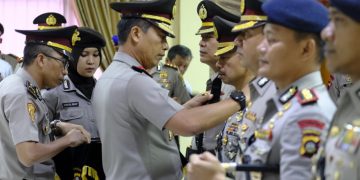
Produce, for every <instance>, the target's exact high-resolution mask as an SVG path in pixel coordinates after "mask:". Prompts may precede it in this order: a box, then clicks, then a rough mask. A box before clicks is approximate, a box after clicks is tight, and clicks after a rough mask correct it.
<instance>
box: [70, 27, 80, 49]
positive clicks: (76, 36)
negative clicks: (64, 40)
mask: <svg viewBox="0 0 360 180" xmlns="http://www.w3.org/2000/svg"><path fill="white" fill-rule="evenodd" d="M79 35H80V32H79V31H78V30H75V32H74V34H73V35H72V37H71V44H72V45H73V46H75V44H76V42H77V41H80V40H81V38H80V37H79Z"/></svg>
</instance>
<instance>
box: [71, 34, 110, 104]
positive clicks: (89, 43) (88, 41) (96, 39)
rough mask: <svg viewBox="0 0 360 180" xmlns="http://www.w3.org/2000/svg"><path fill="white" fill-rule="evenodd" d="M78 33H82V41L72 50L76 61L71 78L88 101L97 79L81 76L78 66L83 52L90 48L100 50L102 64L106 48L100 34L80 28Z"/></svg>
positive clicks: (72, 66)
mask: <svg viewBox="0 0 360 180" xmlns="http://www.w3.org/2000/svg"><path fill="white" fill-rule="evenodd" d="M78 31H79V32H80V35H79V37H80V41H77V43H76V45H75V46H74V48H73V50H72V56H73V59H74V61H73V62H71V63H70V66H69V69H68V72H69V78H70V79H71V81H72V82H73V83H74V85H75V87H76V88H77V89H78V90H79V91H81V93H83V94H84V95H85V96H86V97H87V98H88V99H91V96H92V92H93V90H94V87H95V79H94V77H84V76H81V75H80V74H79V73H78V71H77V64H78V62H79V57H80V55H81V53H82V52H83V50H84V49H85V48H89V47H94V48H97V49H98V51H99V57H100V62H101V49H102V48H103V47H104V46H105V40H104V38H103V36H102V35H101V34H100V33H98V32H97V31H95V30H93V29H90V28H87V27H80V28H78Z"/></svg>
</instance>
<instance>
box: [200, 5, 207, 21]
mask: <svg viewBox="0 0 360 180" xmlns="http://www.w3.org/2000/svg"><path fill="white" fill-rule="evenodd" d="M198 14H199V17H200V19H201V20H204V19H206V18H207V10H206V8H205V6H204V4H202V5H201V6H200V9H199V12H198Z"/></svg>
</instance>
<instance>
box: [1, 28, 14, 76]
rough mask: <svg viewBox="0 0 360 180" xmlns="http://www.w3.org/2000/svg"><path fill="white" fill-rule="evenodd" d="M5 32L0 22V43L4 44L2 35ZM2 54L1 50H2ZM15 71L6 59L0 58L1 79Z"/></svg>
mask: <svg viewBox="0 0 360 180" xmlns="http://www.w3.org/2000/svg"><path fill="white" fill-rule="evenodd" d="M3 34H4V26H3V25H2V24H1V23H0V44H2V38H1V36H2V35H3ZM0 54H1V51H0ZM12 73H13V69H12V67H11V65H10V64H9V63H8V62H6V61H5V60H3V59H1V58H0V81H2V80H3V79H4V78H5V77H7V76H9V75H11V74H12Z"/></svg>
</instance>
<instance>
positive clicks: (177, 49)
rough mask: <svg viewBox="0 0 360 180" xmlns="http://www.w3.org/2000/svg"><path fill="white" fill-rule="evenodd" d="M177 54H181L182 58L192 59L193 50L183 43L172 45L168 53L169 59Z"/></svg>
mask: <svg viewBox="0 0 360 180" xmlns="http://www.w3.org/2000/svg"><path fill="white" fill-rule="evenodd" d="M176 55H179V56H181V57H182V58H186V57H190V59H192V53H191V50H190V49H189V48H188V47H186V46H183V45H175V46H173V47H171V48H170V49H169V52H168V54H167V58H168V59H169V61H172V60H173V59H174V58H175V57H176Z"/></svg>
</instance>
